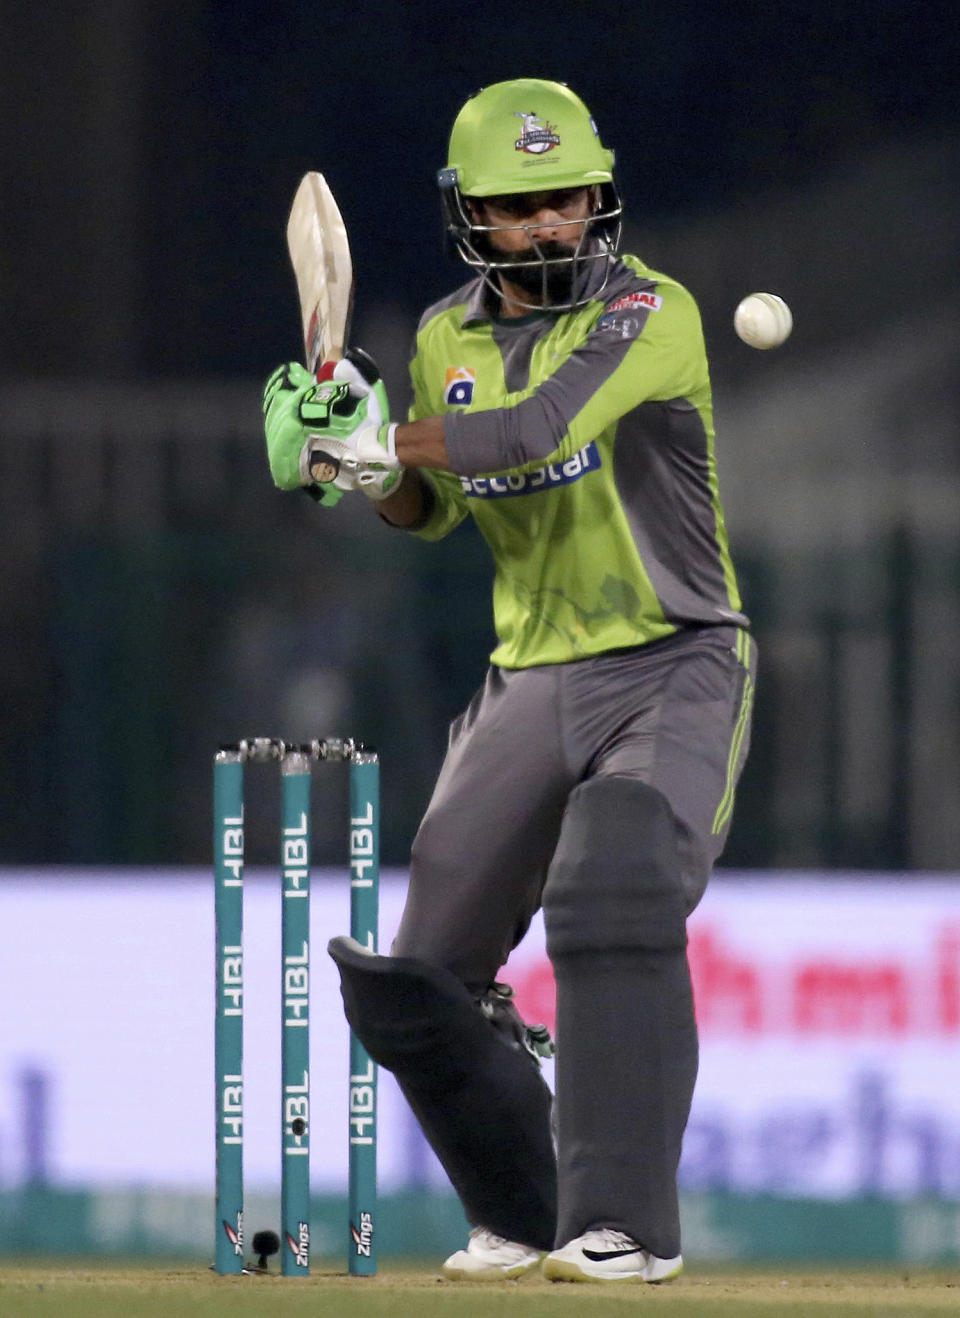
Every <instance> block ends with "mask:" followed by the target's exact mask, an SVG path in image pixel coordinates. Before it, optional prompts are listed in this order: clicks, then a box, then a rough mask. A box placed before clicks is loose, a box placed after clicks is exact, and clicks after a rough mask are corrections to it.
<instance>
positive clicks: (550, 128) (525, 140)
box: [513, 110, 560, 156]
mask: <svg viewBox="0 0 960 1318" xmlns="http://www.w3.org/2000/svg"><path fill="white" fill-rule="evenodd" d="M513 113H514V114H515V115H516V116H517V118H518V119H522V120H523V128H522V129H521V131H520V136H519V137H518V138H517V140H516V141H515V142H514V144H513V145H514V149H515V150H517V151H526V153H527V155H530V156H542V155H543V153H544V152H545V151H552V150H553V148H554V147H555V146H559V145H560V138H559V137H558V136H557V127H556V124H548V123H544V121H543V120H542V119H541V118H540V116H539V115H538V114H533V113H532V112H531V111H524V110H514V112H513Z"/></svg>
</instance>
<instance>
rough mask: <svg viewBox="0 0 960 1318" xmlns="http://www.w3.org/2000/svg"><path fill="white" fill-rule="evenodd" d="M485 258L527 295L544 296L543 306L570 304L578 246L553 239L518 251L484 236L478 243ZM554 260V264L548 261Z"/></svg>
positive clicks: (578, 269) (576, 272)
mask: <svg viewBox="0 0 960 1318" xmlns="http://www.w3.org/2000/svg"><path fill="white" fill-rule="evenodd" d="M477 246H478V248H481V250H482V251H483V255H484V257H485V258H486V259H487V260H488V261H489V262H490V264H491V266H492V267H493V269H494V270H496V271H497V272H498V273H500V274H502V275H503V276H504V277H505V278H506V279H508V280H509V281H510V283H511V284H514V285H516V287H517V288H519V289H522V291H523V292H524V293H526V294H527V295H528V297H531V298H536V299H537V300H539V299H540V298H543V300H544V301H543V304H544V305H545V306H553V305H557V304H560V305H563V304H569V303H570V302H572V301H573V289H574V284H575V283H576V282H577V275H578V274H579V273H580V271H581V269H582V264H581V262H580V261H578V260H577V257H578V255H579V253H578V251H577V248H576V247H573V246H568V245H567V244H566V243H559V242H555V241H553V240H548V241H547V242H542V243H537V245H536V246H535V247H525V248H524V249H523V250H522V251H519V252H502V251H500V250H499V249H498V248H495V247H494V246H493V244H492V243H491V242H490V241H489V239H487V238H486V236H485V235H484V239H483V241H482V243H481V242H478V243H477ZM548 262H557V264H555V265H554V264H547V263H548Z"/></svg>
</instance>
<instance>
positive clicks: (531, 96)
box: [264, 79, 756, 1283]
mask: <svg viewBox="0 0 960 1318" xmlns="http://www.w3.org/2000/svg"><path fill="white" fill-rule="evenodd" d="M439 185H440V195H441V200H442V205H443V213H444V217H445V222H446V227H447V231H448V233H449V235H450V237H451V238H452V240H453V242H454V244H455V245H456V248H457V250H458V251H459V253H460V255H461V256H462V257H463V259H464V261H465V262H466V263H467V265H469V266H470V268H471V272H472V277H471V279H470V281H469V282H468V283H466V284H465V285H464V286H463V287H461V288H458V289H457V290H456V292H454V293H451V295H450V296H449V297H447V298H445V299H444V300H443V301H441V302H439V303H437V304H436V305H435V306H432V307H430V308H429V309H428V310H427V311H426V312H425V313H424V315H423V317H422V319H421V321H420V325H419V329H418V331H417V335H416V343H415V350H414V354H413V358H412V361H411V363H410V374H411V379H412V383H413V403H412V406H411V408H410V412H409V419H408V421H407V422H406V423H403V424H397V423H395V422H391V421H390V419H389V416H388V414H387V410H386V401H385V398H384V394H383V389H382V385H381V384H380V383H379V382H377V381H376V377H375V373H374V372H371V371H370V370H369V369H368V366H367V364H365V363H364V362H363V360H362V359H361V358H359V357H357V358H356V359H355V360H353V361H351V360H350V359H349V357H348V358H347V359H345V360H344V361H342V362H341V363H339V365H338V366H337V368H336V371H335V373H334V381H339V382H340V384H341V388H340V389H339V390H335V391H333V392H334V395H335V398H334V402H333V403H332V404H331V391H330V389H329V387H328V388H327V389H326V390H325V391H324V390H322V389H319V388H318V386H317V384H316V381H314V380H313V379H312V377H311V376H309V375H308V373H307V372H306V371H305V370H304V368H302V367H300V366H297V365H289V366H285V367H281V368H280V369H279V370H278V371H276V372H275V373H274V375H273V376H271V378H270V380H269V381H268V385H267V389H266V392H265V397H264V405H265V416H266V434H267V446H268V452H269V458H270V464H271V470H272V472H273V474H274V479H275V480H276V482H277V484H279V485H281V487H283V488H294V487H296V486H297V485H300V484H308V483H309V482H310V481H311V473H310V462H309V455H310V452H311V446H314V445H317V444H318V443H320V441H322V443H321V445H320V446H321V447H322V449H323V451H324V453H326V454H331V453H332V454H334V461H333V462H332V465H331V466H330V467H329V468H327V469H322V468H321V469H320V470H321V474H326V475H327V476H328V478H331V479H333V484H329V482H328V485H327V491H326V492H327V494H329V495H330V496H331V500H332V501H335V500H337V499H339V497H340V494H341V493H342V492H343V491H344V490H346V489H357V490H360V491H362V492H363V494H365V495H366V496H367V498H368V499H369V500H370V501H371V502H372V504H373V506H374V508H375V509H376V511H377V512H378V513H379V515H380V516H381V517H382V518H384V519H385V520H386V521H387V522H389V523H390V524H391V525H393V526H396V527H401V528H404V529H405V530H406V531H408V532H409V533H411V534H413V535H417V536H420V537H421V538H423V539H425V540H441V539H442V538H443V537H444V536H445V535H446V534H447V533H448V532H449V531H451V530H453V528H454V527H455V526H457V524H458V523H459V522H461V521H462V520H463V518H464V517H467V516H472V517H473V518H475V520H476V523H477V525H478V527H479V529H480V532H481V534H482V535H483V537H484V539H485V540H486V542H487V544H488V545H489V546H490V550H491V553H492V555H493V560H494V565H495V579H494V586H493V611H494V620H495V625H496V634H497V638H498V644H497V646H496V648H495V649H494V651H493V654H492V655H491V656H490V667H489V670H488V672H487V675H486V680H485V682H484V685H483V686H482V688H481V689H480V690H479V691H478V692H477V693H476V695H475V696H474V697H473V700H472V701H471V703H470V705H469V706H468V708H467V709H466V710H465V711H464V712H463V713H462V714H461V716H460V717H459V718H458V719H457V720H456V721H455V722H454V724H453V725H452V727H451V729H450V739H449V746H448V751H447V755H446V758H445V760H444V763H443V766H442V768H441V770H440V774H439V777H438V779H437V784H436V788H435V790H434V793H433V797H432V799H431V802H430V805H429V807H428V809H427V812H426V815H425V816H424V818H423V821H422V823H421V825H420V827H419V830H418V832H417V835H416V839H415V841H414V843H413V849H412V855H411V863H410V886H409V892H408V896H407V901H406V906H405V909H404V913H403V918H402V922H401V925H400V929H399V932H398V934H397V938H396V941H395V943H394V944H393V947H392V949H391V954H390V955H389V956H375V955H372V954H370V953H368V952H367V951H366V950H365V949H363V948H361V947H360V946H359V944H357V943H355V942H353V941H352V940H351V939H349V938H335V939H333V941H332V942H331V944H330V952H331V955H332V956H333V958H334V960H335V961H336V963H337V965H338V968H339V971H340V975H341V981H342V992H343V998H344V1003H345V1008H346V1013H347V1017H348V1019H349V1021H350V1024H351V1026H352V1027H353V1029H354V1030H355V1031H356V1033H357V1034H358V1035H359V1037H360V1039H361V1040H362V1041H363V1043H364V1045H365V1046H366V1048H367V1050H368V1051H369V1052H370V1054H371V1055H372V1056H373V1057H374V1058H375V1059H376V1060H377V1061H378V1062H379V1063H381V1064H382V1065H383V1066H386V1067H388V1068H389V1069H390V1070H392V1071H393V1072H394V1073H395V1074H396V1077H397V1080H398V1082H399V1084H400V1086H401V1088H402V1090H403V1092H404V1094H405V1095H406V1098H407V1100H408V1101H409V1103H410V1105H411V1107H412V1109H413V1111H414V1112H415V1113H416V1116H417V1118H418V1119H419V1121H420V1123H421V1125H422V1127H423V1130H424V1132H425V1134H426V1136H427V1138H428V1139H429V1141H430V1143H431V1145H432V1146H433V1148H434V1150H435V1151H436V1153H437V1155H438V1157H439V1159H440V1161H441V1163H442V1164H443V1166H444V1168H445V1169H446V1171H447V1174H448V1175H449V1177H450V1180H451V1182H452V1184H453V1186H454V1187H455V1189H456V1191H457V1193H458V1194H459V1196H460V1199H461V1201H462V1203H463V1206H464V1209H465V1211H466V1215H467V1218H468V1221H469V1222H470V1224H471V1226H472V1230H471V1232H470V1237H469V1241H468V1242H467V1243H466V1246H465V1248H464V1249H462V1250H459V1251H458V1252H457V1253H455V1254H453V1255H452V1256H451V1257H450V1258H449V1259H447V1261H446V1263H445V1264H444V1266H443V1272H444V1275H445V1276H447V1277H449V1278H452V1279H461V1278H462V1279H469V1280H483V1279H491V1280H496V1279H502V1278H515V1277H519V1276H521V1275H522V1274H523V1273H525V1272H528V1271H530V1270H531V1269H534V1268H537V1267H541V1266H542V1269H543V1275H544V1276H546V1277H548V1278H551V1279H552V1280H554V1281H587V1280H597V1281H601V1282H611V1283H617V1282H619V1283H629V1282H661V1281H666V1280H668V1279H669V1278H671V1277H675V1276H676V1275H677V1274H678V1273H679V1272H680V1270H681V1268H682V1266H683V1263H682V1258H681V1242H680V1220H679V1214H678V1205H677V1166H678V1162H679V1159H680V1152H681V1143H682V1138H683V1132H684V1128H685V1125H686V1122H687V1117H688V1114H689V1110H690V1103H691V1099H692V1095H693V1089H694V1082H695V1079H696V1073H697V1032H696V1025H695V1021H694V1012H693V1000H692V995H691V986H690V974H689V968H688V964H687V954H686V920H687V917H688V916H689V915H690V913H691V911H693V909H694V907H695V906H696V905H697V903H698V902H699V900H700V898H701V896H702V895H703V892H704V889H705V887H706V884H707V880H708V877H709V874H710V870H711V867H712V866H713V864H714V862H715V861H716V859H717V857H718V856H719V855H720V853H721V851H722V849H723V845H724V842H725V839H726V837H727V832H728V829H729V826H730V818H731V812H732V810H733V802H734V791H735V788H736V784H737V780H738V777H739V775H740V771H741V769H742V767H743V763H744V760H745V758H746V754H747V748H748V745H749V740H750V717H751V698H752V693H753V687H754V677H755V670H756V651H755V647H754V643H753V641H752V640H751V638H750V634H749V623H748V620H747V618H746V617H745V615H744V613H743V612H742V609H741V603H740V597H739V594H738V590H737V584H736V578H735V575H734V569H733V566H732V563H731V560H730V553H729V550H728V544H727V532H726V528H725V525H724V516H723V510H722V507H721V502H720V494H719V490H718V484H717V471H716V461H715V448H714V428H713V415H712V402H711V391H710V378H709V373H708V367H707V360H706V355H705V349H704V342H703V334H702V330H701V324H700V317H699V313H698V310H697V307H696V305H695V303H694V301H693V298H692V297H691V296H690V294H689V293H688V292H687V291H686V290H685V289H684V288H683V287H681V285H680V284H678V283H677V282H676V281H675V280H673V279H671V278H669V277H668V276H667V275H664V274H660V273H658V272H657V271H654V270H651V269H649V268H648V267H647V266H646V265H645V264H644V263H643V261H641V260H640V259H639V258H638V257H636V256H631V255H627V254H624V253H621V252H620V250H619V249H620V217H621V203H620V199H619V195H618V192H617V188H616V184H615V181H614V174H613V153H612V152H611V151H609V150H607V149H606V148H605V147H604V146H603V145H602V142H601V139H600V136H599V135H598V131H597V128H596V125H595V124H594V121H593V119H592V118H591V117H590V114H589V112H588V110H587V108H586V107H585V105H584V104H583V102H582V101H581V100H580V99H579V98H578V97H577V96H576V95H574V93H573V92H572V91H570V90H569V89H568V88H567V87H566V86H563V85H561V84H559V83H555V82H547V81H541V80H539V79H521V80H518V81H511V82H502V83H498V84H495V85H493V86H489V87H487V88H485V89H484V90H482V91H480V92H479V93H477V95H475V96H473V97H472V98H471V99H470V100H469V101H467V103H466V105H465V106H464V107H463V109H462V110H461V112H460V114H459V115H458V116H457V119H456V121H455V123H454V126H453V131H452V135H451V138H450V148H449V157H448V160H447V164H446V166H445V167H444V168H443V169H441V170H440V173H439ZM357 362H359V363H360V364H359V365H358V364H357ZM334 472H336V474H335V478H334ZM321 493H323V491H321ZM538 908H542V910H543V917H544V922H545V926H546V936H547V950H548V953H549V956H550V960H551V963H552V966H553V971H554V975H555V978H556V984H557V1067H556V1096H555V1099H552V1098H551V1095H550V1093H549V1091H548V1089H547V1086H546V1084H545V1083H544V1081H543V1079H542V1077H541V1075H540V1070H539V1065H538V1059H537V1058H536V1057H535V1055H534V1054H535V1052H536V1049H535V1047H534V1044H533V1042H532V1041H531V1037H530V1032H529V1030H528V1029H527V1027H525V1026H524V1024H523V1022H522V1021H521V1020H520V1017H519V1015H518V1013H517V1011H516V1009H515V1007H514V1006H513V1004H512V1002H511V1001H510V996H509V990H508V989H507V988H506V987H505V986H504V985H501V984H499V982H498V974H499V971H500V968H501V967H502V965H503V964H504V962H505V961H506V959H507V957H508V955H509V953H510V951H511V949H512V948H513V947H514V946H515V945H516V944H517V943H518V942H519V940H520V939H521V938H522V937H523V935H524V933H525V931H526V929H527V927H528V925H529V923H530V920H531V917H532V916H533V914H534V913H535V912H536V911H537V909H538Z"/></svg>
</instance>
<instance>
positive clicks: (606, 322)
mask: <svg viewBox="0 0 960 1318" xmlns="http://www.w3.org/2000/svg"><path fill="white" fill-rule="evenodd" d="M661 306H663V298H662V297H660V296H659V294H657V293H648V292H641V293H627V294H626V296H625V297H619V298H617V300H616V302H611V303H610V305H609V306H608V307H607V309H606V311H605V312H604V313H603V315H602V316H601V317H600V319H599V320H598V321H597V323H596V327H595V328H596V329H598V330H616V331H617V333H618V334H619V335H620V337H621V338H622V339H635V338H638V337H639V335H640V334H642V332H643V326H644V323H645V320H646V317H641V316H640V315H639V314H633V315H632V314H629V313H631V312H635V313H639V312H641V311H647V312H649V311H659V310H660V308H661ZM625 313H628V314H625Z"/></svg>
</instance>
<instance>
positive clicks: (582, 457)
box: [460, 439, 601, 499]
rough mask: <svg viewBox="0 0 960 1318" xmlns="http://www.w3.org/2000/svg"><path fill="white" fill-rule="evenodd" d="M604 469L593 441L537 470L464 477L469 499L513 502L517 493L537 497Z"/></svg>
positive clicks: (462, 484)
mask: <svg viewBox="0 0 960 1318" xmlns="http://www.w3.org/2000/svg"><path fill="white" fill-rule="evenodd" d="M600 466H601V462H600V453H599V451H598V449H597V442H596V440H595V439H592V440H591V441H590V443H589V444H585V445H584V446H583V448H582V449H580V450H579V451H578V452H576V453H574V455H573V457H572V458H567V460H566V462H548V463H547V465H546V466H545V467H538V468H537V469H536V470H535V471H522V472H511V473H510V474H509V475H507V476H461V477H460V484H461V486H462V488H463V492H464V494H465V495H466V496H467V498H468V499H512V498H513V497H514V496H516V495H518V494H536V493H537V491H538V490H552V489H555V488H556V486H558V485H572V484H573V482H574V481H578V480H580V478H581V477H582V476H586V475H588V474H589V473H590V472H591V471H597V470H599V468H600Z"/></svg>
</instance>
